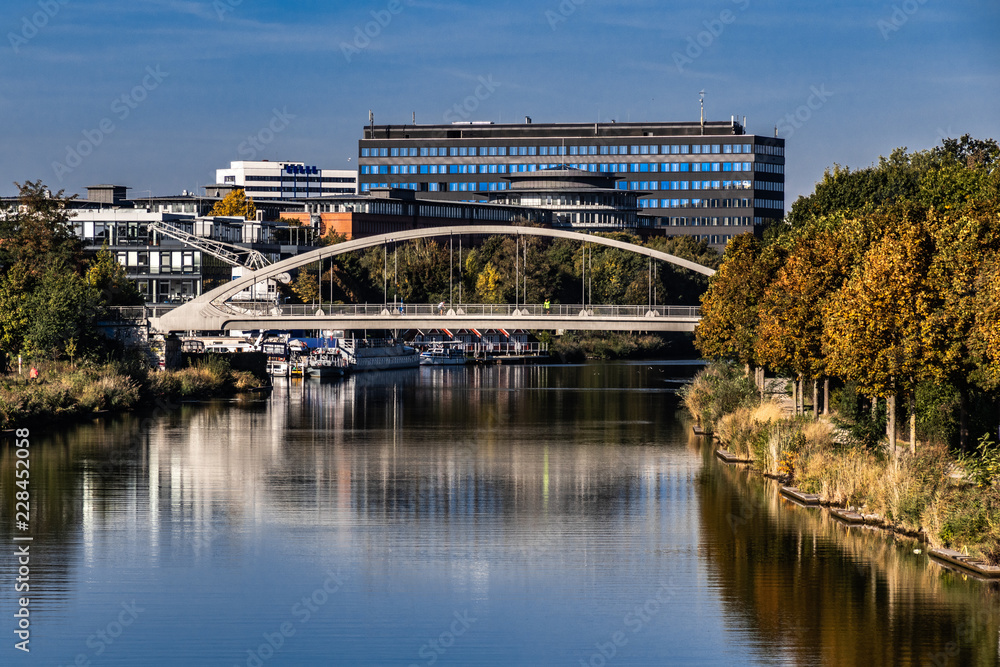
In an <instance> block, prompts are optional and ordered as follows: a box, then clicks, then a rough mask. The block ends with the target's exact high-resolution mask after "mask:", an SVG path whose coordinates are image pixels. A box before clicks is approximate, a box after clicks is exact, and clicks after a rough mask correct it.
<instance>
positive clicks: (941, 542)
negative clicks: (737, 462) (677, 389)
mask: <svg viewBox="0 0 1000 667" xmlns="http://www.w3.org/2000/svg"><path fill="white" fill-rule="evenodd" d="M682 396H683V399H684V403H685V407H687V409H688V411H689V412H691V414H692V415H693V416H694V417H695V419H696V420H698V421H699V422H700V423H701V425H702V427H703V428H706V430H709V431H712V432H714V433H715V434H716V435H718V436H719V439H720V442H721V443H722V444H723V446H724V447H725V448H726V449H728V450H729V451H731V452H733V453H734V454H739V455H741V456H744V457H746V458H750V459H752V461H753V463H752V466H753V468H754V469H756V470H758V471H759V472H761V473H763V474H766V475H769V476H772V477H776V478H780V479H781V480H782V481H783V482H785V483H787V484H794V485H795V486H797V487H798V488H799V489H800V490H802V491H805V492H808V493H816V494H818V495H819V496H820V497H821V499H822V500H823V502H824V503H829V504H834V505H840V506H844V507H852V508H855V509H856V510H858V511H859V512H861V513H863V514H875V515H878V516H879V517H881V518H882V519H883V520H884V521H885V522H886V524H888V525H889V526H890V527H893V528H895V529H899V530H903V531H907V532H918V531H921V532H923V533H924V534H925V535H926V537H927V539H928V541H929V542H930V544H931V545H932V546H946V547H951V548H955V549H959V550H965V551H967V552H968V553H970V554H973V555H976V556H981V557H983V558H984V559H986V560H987V561H988V562H990V563H993V564H1000V490H998V488H997V485H996V484H995V483H994V478H995V477H997V474H996V473H997V469H996V468H997V466H996V465H994V460H995V459H996V457H997V455H996V448H995V447H991V446H990V445H989V444H988V443H984V445H983V446H982V447H981V451H980V454H979V455H978V456H975V457H960V456H956V455H955V454H953V453H952V452H950V451H949V450H948V448H947V447H946V446H944V445H921V446H918V447H917V451H916V453H915V454H910V453H909V451H908V450H906V449H902V448H901V449H899V450H897V452H896V454H895V455H893V453H892V452H890V451H889V450H888V447H886V446H885V445H882V446H877V447H869V446H865V445H864V444H862V443H861V442H859V441H856V440H854V439H852V438H851V437H850V436H849V435H848V434H849V431H850V429H849V428H848V427H849V426H850V425H849V424H844V423H843V422H840V423H838V422H837V416H836V415H835V416H834V418H833V420H827V419H821V420H819V421H814V420H812V419H810V418H808V417H791V416H789V415H787V414H786V413H785V411H784V410H783V408H782V406H781V405H779V404H778V403H776V402H773V401H763V402H761V401H760V400H759V398H758V397H757V394H756V391H755V389H754V386H753V383H752V382H751V381H750V380H749V378H747V376H746V375H745V374H744V373H743V372H742V370H740V369H737V368H733V367H731V366H725V365H719V364H715V365H712V366H710V367H708V368H707V369H705V370H704V371H702V372H701V373H700V374H699V375H698V376H696V378H695V379H694V381H693V382H692V384H691V385H688V386H687V387H686V388H685V389H684V390H683V393H682Z"/></svg>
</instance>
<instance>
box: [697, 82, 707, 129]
mask: <svg viewBox="0 0 1000 667" xmlns="http://www.w3.org/2000/svg"><path fill="white" fill-rule="evenodd" d="M698 95H699V101H700V102H701V133H702V134H705V91H704V90H702V91H701V92H700V93H698Z"/></svg>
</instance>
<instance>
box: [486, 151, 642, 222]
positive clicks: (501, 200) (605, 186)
mask: <svg viewBox="0 0 1000 667" xmlns="http://www.w3.org/2000/svg"><path fill="white" fill-rule="evenodd" d="M507 181H508V185H507V187H506V188H505V189H503V190H498V191H488V192H485V193H483V194H485V195H486V196H487V200H488V201H489V202H490V203H491V204H504V205H507V206H534V207H538V208H542V209H545V210H547V211H549V212H550V214H551V215H550V218H551V223H550V224H551V225H552V226H553V227H560V228H564V229H571V230H573V231H580V232H594V231H623V230H633V229H635V228H637V227H638V226H639V219H638V213H639V207H638V199H639V197H641V196H643V194H645V193H642V192H634V191H631V190H622V189H619V188H616V187H615V184H616V182H617V181H618V176H617V174H613V173H595V172H591V171H585V170H583V169H577V168H574V167H568V166H566V165H558V166H555V167H552V168H546V169H539V170H538V171H534V172H529V173H523V174H522V173H518V174H516V175H513V176H507Z"/></svg>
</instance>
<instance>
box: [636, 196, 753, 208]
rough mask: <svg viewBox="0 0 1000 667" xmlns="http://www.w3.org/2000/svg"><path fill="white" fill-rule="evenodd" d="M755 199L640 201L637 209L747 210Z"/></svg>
mask: <svg viewBox="0 0 1000 667" xmlns="http://www.w3.org/2000/svg"><path fill="white" fill-rule="evenodd" d="M751 201H758V200H756V199H754V200H750V199H735V198H734V199H640V200H639V208H641V209H649V208H749V207H750V202H751Z"/></svg>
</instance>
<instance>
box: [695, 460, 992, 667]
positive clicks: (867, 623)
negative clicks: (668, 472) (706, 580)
mask: <svg viewBox="0 0 1000 667" xmlns="http://www.w3.org/2000/svg"><path fill="white" fill-rule="evenodd" d="M705 449H706V452H705V455H706V456H710V455H709V453H708V450H709V448H708V447H706V448H705ZM700 482H701V485H702V487H703V493H702V494H701V495H700V497H701V499H702V502H701V503H700V505H699V507H700V515H701V522H700V526H701V531H702V541H703V544H704V551H703V553H704V554H705V556H706V558H707V560H708V562H709V563H710V567H711V569H712V573H713V574H712V577H713V581H715V582H717V584H718V585H719V587H720V589H721V590H722V591H724V594H725V595H726V597H727V605H726V610H727V613H726V616H727V620H726V624H727V627H728V628H729V629H730V632H732V633H734V635H735V636H736V637H737V638H738V639H737V641H740V642H742V643H744V644H745V645H746V646H747V647H749V648H751V649H752V650H753V651H754V653H755V655H756V657H758V658H759V659H761V660H762V661H765V662H769V661H772V660H773V661H775V662H791V663H793V664H823V665H858V664H865V665H872V666H878V665H927V664H941V665H948V664H953V665H959V664H962V665H992V664H996V663H997V632H998V628H1000V612H998V609H997V597H996V592H997V591H996V589H997V585H996V584H987V583H982V582H975V581H969V580H967V579H966V578H965V577H963V576H961V575H958V574H954V573H950V572H947V571H944V570H942V569H941V568H940V567H939V566H938V565H936V564H934V563H933V562H931V561H929V560H928V558H927V556H926V554H925V553H923V551H924V549H925V547H924V545H922V544H920V543H918V542H916V541H915V540H912V539H909V538H905V537H895V538H894V537H893V536H886V535H885V534H884V533H881V532H879V531H875V530H873V529H871V528H868V527H862V526H851V527H849V526H845V525H842V524H840V523H839V522H837V521H836V520H835V519H833V518H832V517H830V516H829V514H827V513H825V512H823V511H821V510H819V509H810V508H803V507H799V506H797V505H795V504H793V503H791V502H790V501H788V500H786V499H784V498H782V497H781V496H780V495H779V494H778V486H777V485H776V484H774V483H771V482H767V481H764V480H761V479H760V478H758V477H755V476H751V475H749V474H748V473H747V472H746V471H745V470H743V469H739V468H735V467H726V466H723V465H721V464H717V463H715V462H714V461H711V460H710V459H709V460H707V461H706V466H705V471H704V473H703V474H702V476H701V477H700ZM917 551H919V552H920V553H917Z"/></svg>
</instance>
